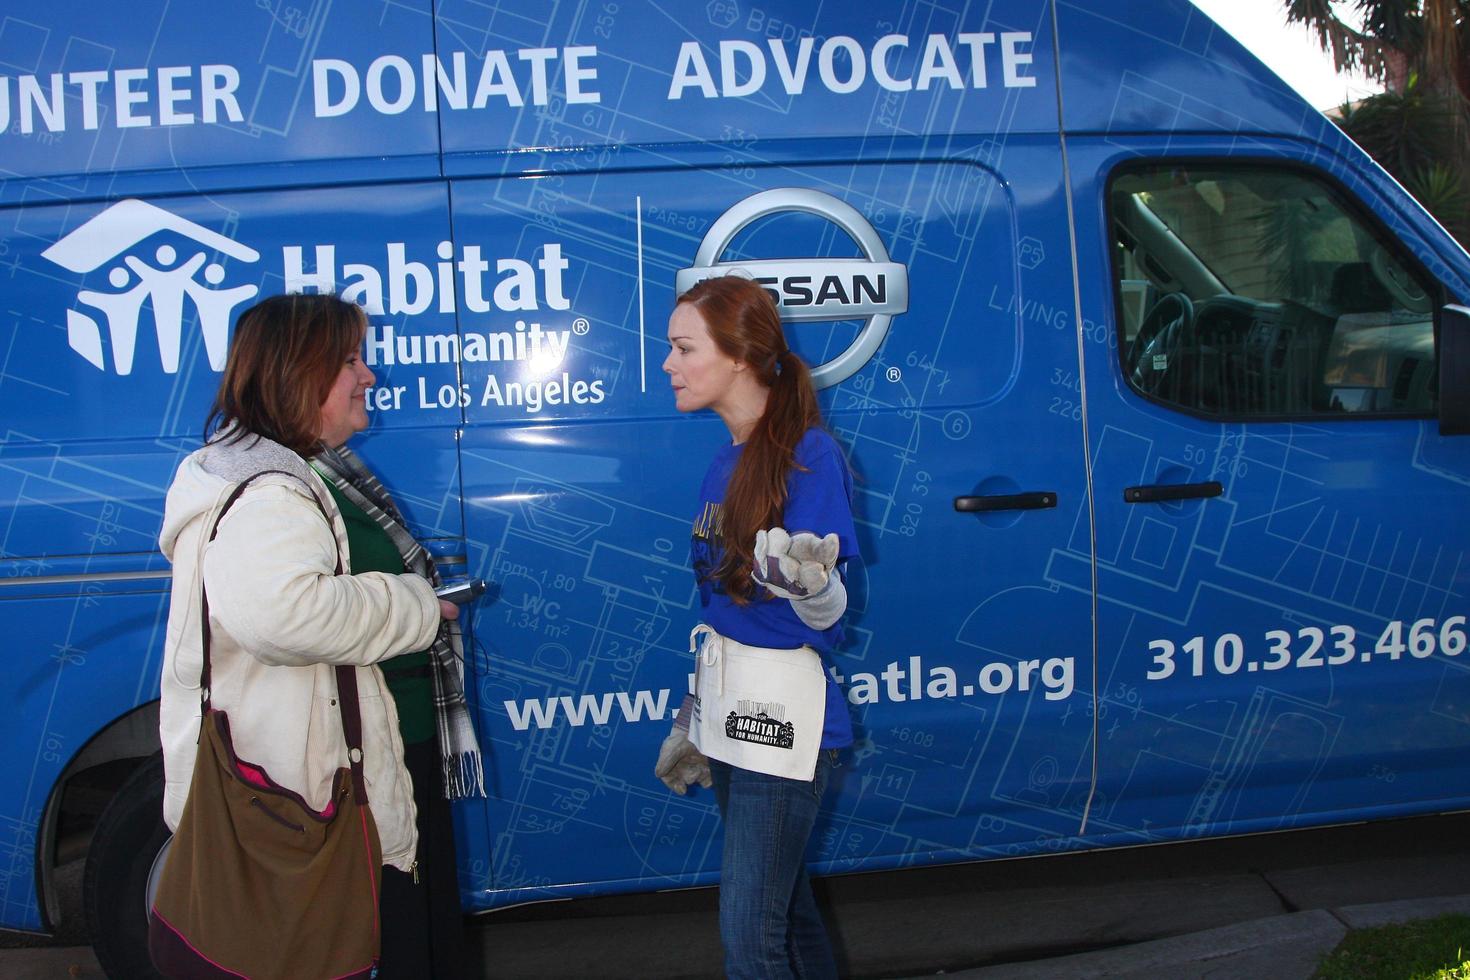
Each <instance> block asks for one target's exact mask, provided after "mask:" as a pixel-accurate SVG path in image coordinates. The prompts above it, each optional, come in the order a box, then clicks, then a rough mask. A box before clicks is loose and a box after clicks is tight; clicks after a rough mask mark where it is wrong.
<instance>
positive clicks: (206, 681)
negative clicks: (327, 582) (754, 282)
mask: <svg viewBox="0 0 1470 980" xmlns="http://www.w3.org/2000/svg"><path fill="white" fill-rule="evenodd" d="M271 474H279V475H280V476H285V477H289V478H290V479H293V480H299V479H300V477H298V476H296V475H295V474H294V473H287V472H286V471H285V470H261V471H260V472H259V473H256V474H254V475H253V476H250V477H247V478H245V479H244V480H241V481H240V482H239V483H237V484H236V485H235V489H234V490H232V491H230V495H229V496H228V497H226V498H225V502H224V504H223V505H222V506H221V507H220V509H219V513H218V514H217V515H216V516H215V519H214V527H212V528H210V530H209V540H208V541H206V542H205V544H208V543H209V542H210V541H213V540H214V538H215V535H217V534H218V533H219V525H220V521H222V520H224V517H225V512H226V511H228V510H229V509H230V508H231V507H233V506H234V505H235V501H237V500H239V499H240V495H241V494H243V493H244V492H245V489H246V488H247V487H248V486H250V484H251V483H253V482H254V481H255V480H258V479H259V478H260V477H262V476H269V475H271ZM306 489H307V492H308V493H310V494H311V499H312V502H313V503H314V504H316V509H317V510H319V511H321V513H322V517H323V518H324V519H325V520H326V522H327V527H328V529H329V530H331V529H332V518H331V516H330V515H329V514H328V513H327V509H326V507H324V506H322V501H321V498H320V497H318V496H317V495H316V492H315V491H313V490H312V489H311V487H309V486H308V487H307V488H306ZM336 542H337V534H336V531H335V530H333V531H332V543H333V545H334V546H336V548H337V567H336V570H335V571H334V572H333V574H334V575H341V574H342V548H341V546H340V545H337V544H336ZM199 633H200V641H201V643H200V648H201V650H202V651H203V653H204V665H203V668H202V670H201V671H200V673H199V708H200V710H199V718H200V722H201V724H202V723H203V720H204V716H205V715H206V714H207V713H208V712H209V710H210V690H209V687H210V665H209V646H210V639H211V634H210V629H209V593H208V591H207V590H206V589H205V587H204V568H203V566H202V565H201V566H200V569H199ZM333 673H335V674H336V676H337V710H338V712H339V713H340V714H341V716H342V735H343V737H344V738H345V739H346V741H347V761H348V764H349V765H350V766H351V769H352V795H353V797H354V799H355V800H356V802H357V803H358V805H359V806H361V805H364V804H366V803H367V779H366V777H365V776H364V775H363V771H362V710H361V708H360V707H359V705H358V701H357V668H356V667H352V666H344V667H337V668H335V669H334V671H333Z"/></svg>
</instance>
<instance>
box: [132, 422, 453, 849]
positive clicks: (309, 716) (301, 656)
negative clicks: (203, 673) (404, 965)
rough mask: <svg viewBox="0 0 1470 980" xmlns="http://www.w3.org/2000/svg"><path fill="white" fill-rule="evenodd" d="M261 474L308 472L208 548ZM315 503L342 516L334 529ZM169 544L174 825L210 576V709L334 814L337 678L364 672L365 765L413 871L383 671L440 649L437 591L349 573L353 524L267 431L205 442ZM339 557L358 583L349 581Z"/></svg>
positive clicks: (235, 518) (412, 844) (169, 520)
mask: <svg viewBox="0 0 1470 980" xmlns="http://www.w3.org/2000/svg"><path fill="white" fill-rule="evenodd" d="M262 470H285V471H287V472H289V473H292V474H294V477H285V476H279V475H270V476H265V477H262V478H261V479H259V480H257V481H255V483H253V484H252V485H251V486H250V488H249V489H248V490H246V491H245V493H244V494H242V495H241V497H240V499H239V500H237V501H236V502H235V504H234V506H232V507H231V508H230V510H229V513H227V514H226V515H225V517H224V520H223V521H221V522H220V527H219V534H218V535H217V536H216V538H215V540H214V541H213V543H210V544H209V545H208V547H205V539H206V538H207V537H208V536H209V529H210V528H211V527H212V526H213V524H214V521H215V517H216V515H217V514H218V513H219V508H220V506H221V505H222V504H223V503H224V500H225V498H226V497H227V496H228V495H229V493H230V491H231V490H232V489H233V488H234V486H235V484H236V483H238V482H239V481H240V480H242V479H244V478H245V477H247V476H249V475H251V474H254V473H258V472H260V471H262ZM308 488H310V489H308ZM308 494H315V495H316V498H317V499H318V500H320V501H321V503H322V506H323V507H325V508H326V511H327V513H328V514H329V515H331V524H330V526H329V525H328V523H327V521H325V520H324V519H323V518H322V512H321V510H319V509H318V507H317V505H316V503H314V502H313V501H312V499H311V497H310V496H308ZM160 545H161V547H162V549H163V554H164V557H166V558H168V560H169V561H171V562H172V563H173V588H172V597H171V605H170V608H169V617H168V632H167V636H166V639H165V643H164V656H163V680H162V690H163V696H162V706H161V717H160V724H159V727H160V734H161V736H162V739H163V754H164V772H165V788H164V797H163V817H164V821H165V822H166V823H167V824H168V826H169V827H170V828H175V827H177V826H178V821H179V817H180V815H181V814H182V813H183V809H184V800H185V799H186V798H187V796H188V794H189V783H190V780H191V778H192V776H193V769H194V756H195V752H196V749H197V744H198V736H199V675H200V669H201V667H202V666H203V657H202V652H201V639H200V631H199V614H200V601H199V578H200V574H201V571H202V574H203V576H204V581H205V583H206V584H207V586H208V591H209V621H210V628H211V631H212V632H211V643H210V651H211V656H210V660H211V664H212V670H213V691H212V692H211V700H212V703H213V706H214V707H215V708H218V709H220V710H223V711H224V712H225V713H226V714H227V715H228V716H229V719H230V735H231V738H232V740H233V742H234V746H235V751H236V752H237V753H238V754H239V755H240V757H241V758H242V759H244V760H246V761H248V762H252V763H255V764H256V765H259V766H262V767H264V768H265V771H266V772H267V773H269V774H270V776H271V778H272V779H274V780H275V781H276V782H278V783H280V784H281V785H282V786H285V787H286V788H288V789H292V790H295V791H296V792H298V793H300V794H301V795H302V796H303V797H305V798H306V801H307V802H308V803H309V804H310V805H311V806H312V807H314V808H316V809H322V808H324V807H325V806H326V805H327V802H328V799H329V797H330V794H331V782H332V775H333V773H335V772H336V770H337V769H338V768H339V767H341V766H345V765H347V746H346V743H345V739H344V737H343V734H342V722H341V716H340V715H339V713H338V708H337V700H336V697H337V682H336V677H335V676H334V675H333V669H334V667H336V666H337V665H342V664H355V665H357V686H358V695H359V700H360V703H361V710H362V727H363V756H364V758H363V764H364V771H365V775H366V777H367V788H368V800H369V802H370V804H371V806H372V810H373V817H374V819H375V820H376V822H377V825H378V836H379V838H380V840H381V842H382V845H383V862H384V863H385V864H390V865H392V866H394V867H396V868H399V869H401V870H404V871H407V870H409V869H410V868H411V866H412V864H413V861H414V854H415V852H416V850H417V846H418V834H417V832H416V830H415V829H414V818H415V810H414V803H413V787H412V784H411V783H410V781H409V775H408V771H407V770H406V769H405V768H404V764H403V741H402V738H401V737H400V735H399V732H398V711H397V708H396V707H395V705H394V703H393V697H392V695H391V694H389V692H388V688H387V685H386V684H385V683H384V680H383V674H382V671H380V670H379V669H378V668H377V667H376V666H373V665H375V664H376V663H378V662H379V661H381V660H386V659H388V658H390V657H395V656H398V655H400V654H404V653H411V652H413V651H416V650H423V649H425V648H426V647H428V646H429V645H430V643H431V642H432V641H433V639H434V636H435V633H436V632H437V630H438V628H439V620H440V616H439V602H438V600H437V599H436V598H435V596H434V591H433V588H432V587H431V586H430V585H429V583H428V582H427V581H425V580H424V579H423V578H421V577H420V576H417V575H412V574H404V575H390V574H386V573H383V572H369V573H366V574H363V575H351V574H347V572H350V571H351V559H350V555H349V554H348V551H347V529H346V526H345V525H344V524H343V522H342V517H341V515H340V514H339V513H338V512H337V507H336V503H335V501H334V500H333V498H332V496H331V494H330V492H329V491H328V490H327V488H326V485H325V484H324V483H323V482H322V480H321V478H320V477H318V476H317V475H316V473H315V472H314V471H313V470H312V469H311V467H309V466H308V465H306V463H305V461H304V460H302V459H301V457H300V456H297V455H296V454H295V453H293V452H291V451H289V450H287V449H286V448H285V447H283V446H281V445H279V444H277V443H274V442H271V441H270V440H266V439H255V438H254V437H248V438H246V439H245V440H243V441H242V442H241V443H236V444H234V445H231V446H219V445H212V446H206V447H205V448H203V449H200V450H198V451H197V452H195V453H193V454H191V455H190V456H189V457H187V458H186V459H185V460H184V461H183V463H182V464H181V465H180V466H179V469H178V472H177V473H176V474H175V476H174V481H173V484H172V485H171V486H170V487H169V491H168V499H167V502H166V504H165V506H164V520H163V532H162V534H161V536H160ZM339 549H340V551H341V554H342V565H343V569H344V574H342V575H335V574H333V572H334V569H335V567H336V560H337V552H338V550H339Z"/></svg>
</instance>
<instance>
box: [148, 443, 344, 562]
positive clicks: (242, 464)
mask: <svg viewBox="0 0 1470 980" xmlns="http://www.w3.org/2000/svg"><path fill="white" fill-rule="evenodd" d="M233 432H234V430H233V429H228V430H224V431H222V432H220V433H217V434H216V435H215V437H214V439H212V440H211V441H210V442H208V443H206V444H205V445H204V447H203V448H201V449H198V450H195V451H194V452H192V453H190V454H189V455H188V456H187V457H186V458H185V459H184V461H183V462H182V463H180V464H179V469H178V472H177V473H176V474H175V475H174V481H173V483H172V484H171V485H170V486H169V490H168V498H167V501H166V502H165V504H164V509H163V530H162V531H161V532H160V533H159V536H158V543H159V547H160V548H161V549H162V551H163V556H164V557H165V558H167V559H168V560H169V561H173V560H174V545H175V544H176V543H177V541H178V537H179V533H180V532H181V531H182V530H183V529H184V528H185V527H187V526H189V525H190V524H191V523H193V521H194V520H195V519H197V518H198V517H199V516H200V515H203V514H209V513H211V512H213V511H214V510H216V509H218V508H219V506H220V505H221V504H223V503H224V502H225V498H226V497H228V496H229V495H230V491H231V490H233V489H234V488H235V486H236V485H237V484H239V483H240V482H241V481H242V480H246V479H249V478H250V477H252V476H254V475H255V474H257V473H263V472H266V471H268V470H276V471H279V472H282V473H287V474H289V475H290V476H292V477H294V479H292V480H290V481H284V482H289V483H291V484H293V485H295V486H298V487H299V488H300V489H301V490H302V492H303V493H306V492H310V491H309V489H308V488H310V487H312V486H314V485H315V482H316V481H314V480H313V479H312V476H313V474H312V472H311V467H310V466H308V465H307V463H306V460H304V459H302V458H301V457H300V456H298V455H297V454H296V453H294V452H292V451H291V450H289V449H287V448H286V447H285V446H283V445H281V444H280V443H278V442H273V441H272V440H270V439H267V438H265V437H264V436H257V435H253V434H248V433H247V434H245V435H243V436H242V437H240V438H235V437H234V435H233ZM298 481H299V482H298Z"/></svg>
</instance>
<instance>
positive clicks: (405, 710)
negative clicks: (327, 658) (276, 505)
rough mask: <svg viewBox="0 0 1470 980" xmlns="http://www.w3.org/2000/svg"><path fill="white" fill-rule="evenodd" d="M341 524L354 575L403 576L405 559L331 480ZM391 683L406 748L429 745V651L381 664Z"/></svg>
mask: <svg viewBox="0 0 1470 980" xmlns="http://www.w3.org/2000/svg"><path fill="white" fill-rule="evenodd" d="M324 482H325V483H326V484H327V489H328V490H330V491H332V497H333V499H335V500H336V501H337V509H338V510H339V511H341V512H342V521H343V523H345V524H346V525H347V548H348V551H349V552H350V553H351V555H352V574H354V575H361V574H362V573H363V572H389V573H391V574H394V575H402V574H403V570H404V569H403V556H401V555H400V554H399V553H398V549H397V547H395V546H394V544H393V539H392V538H390V537H388V532H387V531H384V530H383V529H382V528H381V527H379V526H378V522H377V521H375V520H373V519H372V518H371V517H369V516H368V514H367V512H366V511H364V510H363V509H362V508H361V507H359V506H357V505H356V504H354V503H353V502H352V501H351V500H348V499H347V497H346V496H345V495H344V494H343V493H342V491H341V490H338V489H337V487H336V485H335V484H333V483H332V481H331V480H325V481H324ZM378 666H379V667H381V668H382V669H383V676H384V677H385V678H386V679H387V681H388V690H389V692H390V693H392V695H393V701H394V703H396V704H397V705H398V731H399V732H400V733H401V734H402V735H403V741H404V743H405V744H412V743H416V742H427V741H428V740H429V739H430V738H433V736H434V682H433V679H432V678H431V677H430V676H429V651H427V650H421V651H419V652H418V653H406V654H404V655H403V656H401V657H394V658H393V659H391V660H384V661H382V662H381V663H379V664H378Z"/></svg>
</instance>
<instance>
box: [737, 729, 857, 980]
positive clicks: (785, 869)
mask: <svg viewBox="0 0 1470 980" xmlns="http://www.w3.org/2000/svg"><path fill="white" fill-rule="evenodd" d="M832 756H833V753H832V752H830V751H829V750H827V749H823V750H822V751H821V752H820V753H819V754H818V756H817V771H816V775H815V776H814V778H813V779H812V780H811V781H810V782H801V781H800V780H796V779H783V778H782V777H780V776H767V775H765V774H764V773H759V772H751V771H750V770H748V769H738V768H736V767H734V766H731V765H727V764H726V763H723V762H720V761H719V760H717V759H711V760H710V761H709V767H710V774H711V775H712V776H713V777H714V780H715V799H716V801H718V803H719V805H720V815H721V816H722V817H723V818H724V821H725V853H724V858H723V862H722V864H721V869H720V939H721V941H722V942H723V943H724V945H725V973H726V975H727V976H728V977H729V978H730V980H742V978H746V977H749V978H753V980H780V978H784V977H821V978H828V977H830V978H835V977H836V976H837V964H836V962H835V961H834V960H833V958H832V944H831V943H830V942H828V940H827V929H826V927H825V926H823V925H822V916H821V913H819V912H818V911H817V903H816V900H815V899H813V898H812V886H811V881H810V879H808V878H807V873H806V860H805V854H806V845H807V841H808V840H809V839H810V838H811V835H812V827H813V825H814V824H815V823H816V820H817V807H818V805H819V804H820V803H821V802H822V794H823V792H825V791H826V789H827V776H828V773H829V771H830V769H831V766H832Z"/></svg>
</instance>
